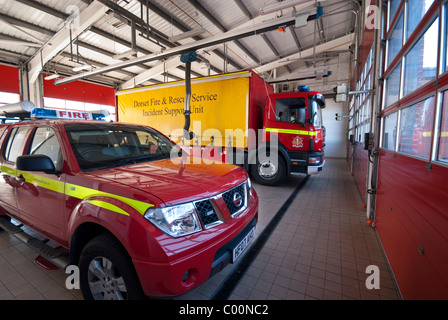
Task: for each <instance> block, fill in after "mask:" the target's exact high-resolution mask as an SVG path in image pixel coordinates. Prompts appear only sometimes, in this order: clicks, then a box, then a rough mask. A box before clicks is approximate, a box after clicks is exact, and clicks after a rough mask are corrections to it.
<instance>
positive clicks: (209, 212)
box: [194, 182, 248, 228]
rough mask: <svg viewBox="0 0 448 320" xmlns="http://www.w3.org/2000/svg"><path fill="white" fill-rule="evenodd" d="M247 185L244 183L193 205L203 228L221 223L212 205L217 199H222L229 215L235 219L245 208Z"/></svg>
mask: <svg viewBox="0 0 448 320" xmlns="http://www.w3.org/2000/svg"><path fill="white" fill-rule="evenodd" d="M246 185H247V183H246V182H244V183H242V184H240V185H238V186H236V187H234V188H232V189H230V190H227V191H225V192H223V193H221V194H219V195H217V196H215V197H213V198H208V199H203V200H199V201H196V202H195V203H194V205H195V207H196V210H197V212H198V215H199V218H200V219H201V221H202V224H203V225H204V227H205V228H210V227H213V226H215V225H217V224H220V223H222V222H224V221H222V220H221V219H220V218H219V217H220V216H221V217H222V215H219V216H218V214H217V213H216V211H215V208H214V207H213V205H212V201H215V200H214V199H217V198H219V197H222V199H223V200H224V203H225V204H226V206H227V209H228V210H229V212H230V215H231V216H232V218H233V217H235V216H236V215H237V214H238V213H240V212H242V211H243V210H244V209H246V208H247V202H248V201H247V186H246Z"/></svg>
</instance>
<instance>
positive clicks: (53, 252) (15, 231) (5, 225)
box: [0, 216, 70, 270]
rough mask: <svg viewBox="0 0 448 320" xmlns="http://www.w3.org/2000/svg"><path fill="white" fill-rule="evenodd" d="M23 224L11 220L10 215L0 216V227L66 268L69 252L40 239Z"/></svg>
mask: <svg viewBox="0 0 448 320" xmlns="http://www.w3.org/2000/svg"><path fill="white" fill-rule="evenodd" d="M22 226H23V225H16V224H14V223H12V222H11V219H10V218H9V217H8V216H0V228H2V229H3V230H5V231H6V232H8V233H9V234H10V235H12V236H14V237H15V238H17V239H18V240H20V241H21V242H23V243H25V244H27V245H28V246H29V247H30V248H32V249H33V250H34V251H36V252H37V253H38V254H40V255H41V256H42V257H43V258H45V259H46V260H48V261H49V262H51V263H52V264H54V265H55V266H57V267H58V268H59V269H62V270H65V268H66V267H67V266H68V265H69V264H70V263H69V257H68V253H67V252H61V251H60V250H58V249H57V248H53V247H51V246H50V245H48V243H47V242H48V240H39V239H37V238H35V237H33V236H31V235H29V234H28V233H26V232H25V230H23V229H22ZM39 265H40V264H39Z"/></svg>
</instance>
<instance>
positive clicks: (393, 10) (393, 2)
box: [389, 0, 401, 27]
mask: <svg viewBox="0 0 448 320" xmlns="http://www.w3.org/2000/svg"><path fill="white" fill-rule="evenodd" d="M400 3H401V0H390V1H389V27H390V24H391V23H392V21H393V20H394V17H395V15H396V14H397V11H398V7H399V6H400Z"/></svg>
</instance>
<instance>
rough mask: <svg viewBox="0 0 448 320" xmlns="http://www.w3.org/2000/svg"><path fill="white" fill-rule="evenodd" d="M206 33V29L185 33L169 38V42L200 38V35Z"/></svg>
mask: <svg viewBox="0 0 448 320" xmlns="http://www.w3.org/2000/svg"><path fill="white" fill-rule="evenodd" d="M204 32H205V29H204V28H201V29H193V30H191V31H188V32H184V33H181V34H178V35H175V36H172V37H169V38H168V40H170V41H171V42H176V41H179V40H182V39H186V38H191V37H195V36H198V35H200V34H202V33H204Z"/></svg>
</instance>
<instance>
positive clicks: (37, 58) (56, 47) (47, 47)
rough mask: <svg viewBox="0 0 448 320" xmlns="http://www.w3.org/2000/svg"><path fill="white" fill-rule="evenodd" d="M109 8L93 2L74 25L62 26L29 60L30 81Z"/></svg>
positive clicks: (81, 13) (76, 19)
mask: <svg viewBox="0 0 448 320" xmlns="http://www.w3.org/2000/svg"><path fill="white" fill-rule="evenodd" d="M108 10H109V8H108V7H106V6H104V5H103V4H101V3H100V2H98V1H94V2H92V3H91V4H90V5H89V6H88V7H87V8H85V9H84V10H83V11H81V12H80V13H79V15H78V16H77V17H76V18H75V19H74V20H73V23H74V27H73V28H72V29H70V28H68V27H67V28H65V27H64V28H62V29H61V30H59V31H58V32H57V33H56V34H55V35H54V36H53V37H52V38H51V39H50V40H49V41H47V42H46V43H45V44H44V45H43V46H42V47H41V48H40V49H39V50H38V52H36V54H35V55H34V56H33V57H32V58H31V59H30V61H29V81H30V83H34V82H35V81H36V80H37V78H38V77H39V74H40V72H41V71H42V69H43V67H44V66H45V64H46V63H47V62H48V61H50V60H51V59H53V58H54V57H55V56H56V55H57V54H58V53H59V52H60V51H62V50H63V49H64V48H65V47H67V46H68V45H69V44H70V41H71V39H75V38H76V37H77V36H79V35H80V34H81V33H83V32H84V31H85V30H86V29H87V28H89V27H90V26H91V25H93V24H94V23H95V22H96V21H98V20H99V19H100V18H102V17H103V16H104V15H105V14H106V12H107V11H108Z"/></svg>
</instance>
